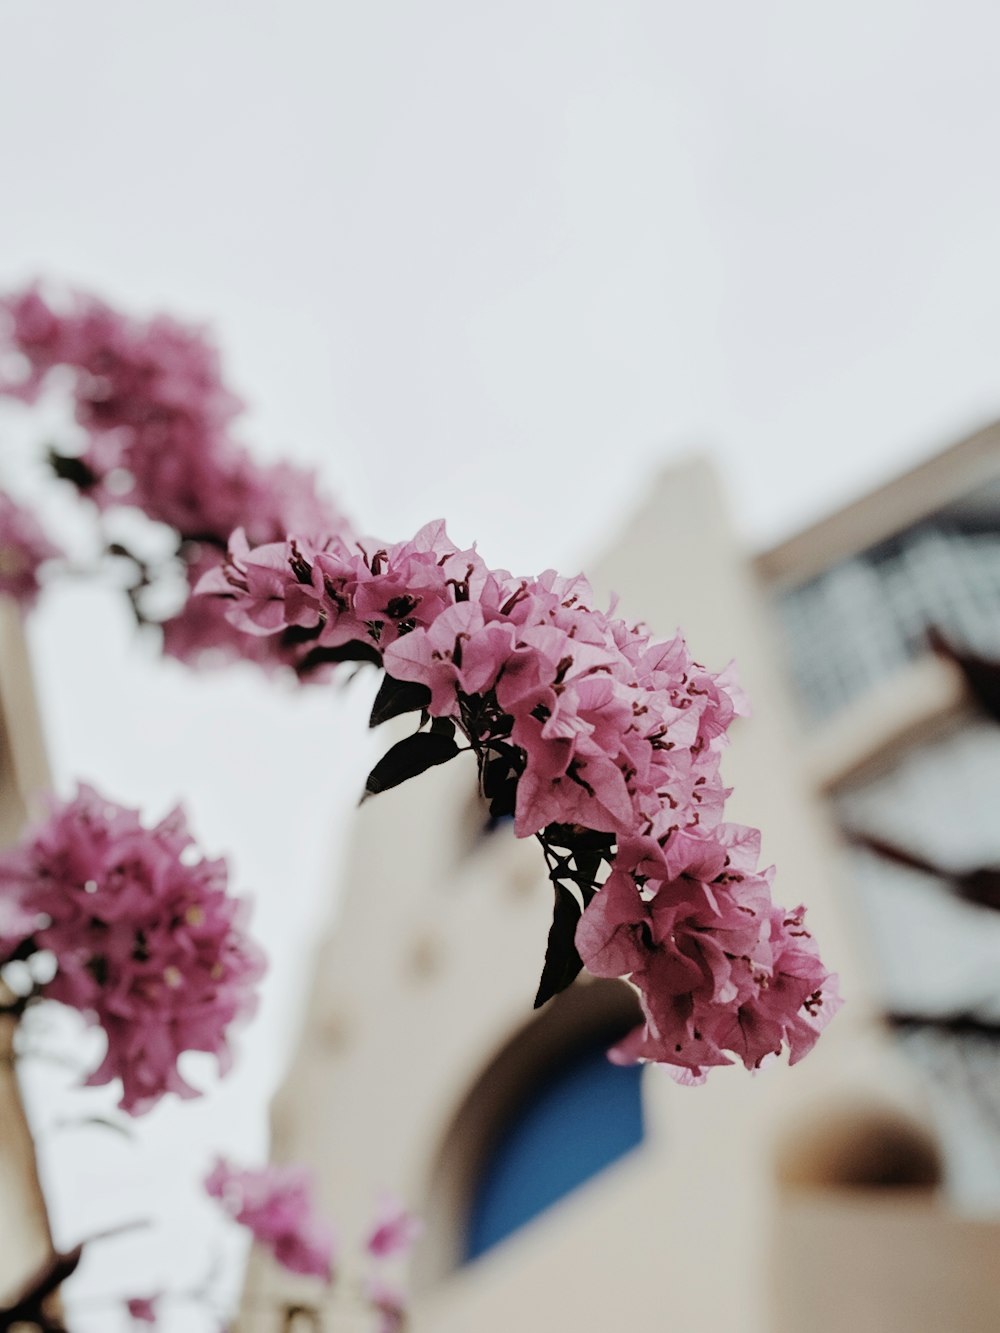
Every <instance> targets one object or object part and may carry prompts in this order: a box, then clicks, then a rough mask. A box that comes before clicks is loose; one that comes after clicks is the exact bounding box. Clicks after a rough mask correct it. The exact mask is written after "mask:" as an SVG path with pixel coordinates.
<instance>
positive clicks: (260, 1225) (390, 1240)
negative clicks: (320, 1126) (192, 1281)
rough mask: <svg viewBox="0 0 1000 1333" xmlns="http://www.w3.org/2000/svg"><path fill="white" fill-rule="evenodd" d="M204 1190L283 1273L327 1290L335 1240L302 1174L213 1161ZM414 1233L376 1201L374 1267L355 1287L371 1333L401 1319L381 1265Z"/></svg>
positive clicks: (409, 1220) (409, 1217)
mask: <svg viewBox="0 0 1000 1333" xmlns="http://www.w3.org/2000/svg"><path fill="white" fill-rule="evenodd" d="M205 1189H206V1190H207V1192H208V1194H209V1195H210V1196H211V1197H212V1198H214V1199H218V1200H219V1202H220V1203H221V1204H222V1207H223V1208H224V1210H225V1211H226V1213H228V1215H229V1216H230V1217H231V1218H232V1219H233V1221H234V1222H238V1223H239V1224H240V1225H241V1226H245V1227H246V1228H247V1229H248V1230H249V1231H250V1233H251V1235H252V1236H253V1238H254V1240H255V1241H256V1242H257V1244H258V1245H261V1246H262V1247H263V1248H264V1249H266V1250H267V1251H268V1252H269V1253H270V1254H272V1255H273V1256H274V1258H275V1259H276V1260H277V1262H278V1263H279V1264H281V1265H282V1267H283V1268H287V1269H288V1270H289V1271H290V1272H292V1273H301V1274H303V1275H305V1276H307V1277H317V1278H321V1279H322V1280H323V1281H324V1282H327V1283H330V1282H333V1281H334V1279H335V1277H336V1275H337V1260H338V1246H337V1240H336V1236H335V1234H334V1230H333V1227H332V1225H331V1224H330V1222H329V1221H328V1220H327V1219H326V1218H324V1217H323V1216H322V1214H321V1213H320V1211H319V1209H318V1207H317V1204H316V1200H315V1197H314V1194H315V1182H314V1180H313V1176H312V1173H311V1172H310V1171H309V1170H308V1168H306V1167H302V1166H297V1165H294V1164H292V1165H287V1166H266V1167H261V1168H258V1169H256V1170H247V1169H245V1168H238V1167H234V1166H232V1165H230V1164H229V1163H228V1162H226V1161H225V1160H224V1159H223V1158H221V1157H220V1158H218V1159H217V1160H216V1162H215V1164H214V1165H213V1167H212V1170H211V1171H210V1172H209V1174H208V1176H207V1178H206V1180H205ZM422 1226H423V1224H422V1222H421V1221H420V1219H419V1218H417V1217H416V1216H415V1215H414V1214H413V1213H411V1212H410V1211H409V1210H408V1209H407V1208H406V1207H405V1206H404V1204H403V1203H402V1202H401V1200H399V1199H398V1198H397V1197H396V1196H395V1195H393V1194H385V1195H383V1197H382V1199H381V1201H380V1204H379V1209H378V1214H377V1216H376V1218H375V1222H374V1225H373V1227H372V1229H371V1232H370V1233H369V1235H368V1237H367V1239H366V1241H365V1251H366V1253H367V1256H368V1260H369V1262H370V1263H374V1264H375V1265H376V1267H375V1269H374V1270H373V1271H372V1272H371V1273H369V1275H368V1278H367V1280H366V1281H365V1283H364V1288H363V1290H364V1298H365V1300H366V1302H367V1303H368V1305H369V1306H370V1308H371V1310H372V1312H373V1313H374V1314H375V1315H376V1316H377V1319H378V1327H379V1333H397V1331H398V1330H399V1329H401V1328H403V1326H404V1323H405V1319H406V1297H405V1294H404V1291H403V1289H402V1287H401V1286H400V1285H399V1284H398V1283H397V1282H394V1281H391V1280H389V1278H387V1276H386V1274H385V1272H384V1271H383V1270H382V1265H383V1264H384V1263H385V1262H386V1261H391V1260H393V1259H402V1258H405V1257H406V1256H407V1255H408V1254H409V1251H410V1249H411V1248H412V1246H413V1243H414V1241H415V1240H416V1239H417V1237H418V1236H419V1234H420V1232H421V1230H422Z"/></svg>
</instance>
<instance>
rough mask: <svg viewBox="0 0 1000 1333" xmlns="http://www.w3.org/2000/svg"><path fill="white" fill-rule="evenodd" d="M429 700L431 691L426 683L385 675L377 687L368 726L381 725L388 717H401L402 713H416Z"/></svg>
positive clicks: (424, 706)
mask: <svg viewBox="0 0 1000 1333" xmlns="http://www.w3.org/2000/svg"><path fill="white" fill-rule="evenodd" d="M430 701H431V692H430V690H429V689H428V688H427V686H426V685H421V684H420V682H419V681H416V680H396V679H395V677H393V676H390V675H386V676H385V677H384V678H383V680H382V684H381V685H380V686H379V687H378V694H376V696H375V703H374V704H373V705H372V715H371V717H370V718H369V719H368V725H369V726H370V727H378V726H381V725H382V723H383V722H388V721H389V719H390V718H393V717H402V715H403V714H404V713H416V712H418V711H419V710H420V709H421V708H426V706H427V705H428V704H429V703H430Z"/></svg>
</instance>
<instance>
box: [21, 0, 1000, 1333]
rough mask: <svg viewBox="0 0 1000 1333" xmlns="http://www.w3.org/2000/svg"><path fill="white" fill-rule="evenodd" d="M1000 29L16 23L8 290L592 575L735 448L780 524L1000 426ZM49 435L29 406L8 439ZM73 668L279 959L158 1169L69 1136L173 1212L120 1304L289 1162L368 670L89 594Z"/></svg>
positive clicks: (191, 1323)
mask: <svg viewBox="0 0 1000 1333" xmlns="http://www.w3.org/2000/svg"><path fill="white" fill-rule="evenodd" d="M998 42H1000V11H998V10H997V8H996V6H995V5H994V4H992V3H989V2H988V0H980V2H979V3H975V2H973V0H950V2H949V3H947V4H945V3H920V2H919V0H840V2H839V3H837V4H802V3H801V0H758V3H755V4H752V5H750V4H746V3H743V2H742V0H718V2H717V3H703V4H700V5H698V4H690V3H685V4H681V3H679V2H677V0H647V2H646V3H640V2H639V0H606V2H605V3H597V2H596V0H563V3H555V2H554V0H505V3H503V4H499V3H496V4H487V3H481V2H480V3H476V0H454V2H453V3H440V2H436V0H425V2H422V3H419V2H418V0H412V2H411V3H409V4H406V3H399V2H395V3H389V2H387V0H384V2H381V0H368V2H362V0H354V3H352V4H350V3H335V2H334V0H281V3H277V0H272V2H271V3H266V2H265V0H240V2H239V3H235V2H234V0H231V2H229V3H226V0H172V2H171V3H165V2H164V0H146V2H145V3H141V4H137V3H135V0H90V2H88V3H81V0H0V126H2V131H0V283H2V285H4V286H7V287H10V286H14V285H17V284H20V283H23V282H24V281H26V280H28V279H30V278H33V277H35V276H43V277H48V278H52V279H55V280H57V281H61V282H64V283H68V284H71V285H76V286H79V287H82V288H85V289H92V290H94V291H97V292H99V293H101V294H103V295H104V296H106V297H107V298H108V299H109V300H111V301H113V302H117V303H119V304H120V305H121V306H123V307H126V308H128V309H130V310H133V311H135V312H137V313H152V312H154V311H157V310H160V309H166V310H169V311H171V312H172V313H174V314H176V315H177V316H178V317H182V318H185V319H190V320H195V321H207V322H209V323H210V325H211V328H212V329H213V331H214V334H215V336H216V337H217V339H218V341H219V343H220V344H221V346H222V348H223V350H224V354H225V360H226V365H227V367H228V372H229V378H230V381H231V383H232V385H233V386H234V387H235V388H236V389H237V390H238V391H240V392H241V393H242V394H244V395H245V397H246V399H247V401H248V405H249V411H248V414H247V417H246V418H245V423H244V435H245V438H246V440H247V441H248V442H249V443H251V444H252V445H253V446H254V447H255V448H256V449H258V451H259V453H260V454H261V456H262V457H263V456H267V457H279V456H288V457H294V458H296V459H299V460H303V461H306V462H309V463H311V464H314V465H316V466H317V467H318V468H319V469H320V471H321V473H322V476H323V478H324V480H325V482H326V483H327V484H328V486H329V487H330V488H331V489H332V490H335V491H336V493H337V494H338V495H339V496H340V497H341V500H342V503H343V505H344V506H345V507H346V509H347V510H348V512H350V513H351V514H352V515H353V516H354V518H355V519H356V521H357V523H358V524H359V526H360V527H362V528H363V529H366V530H370V531H375V532H378V533H379V534H380V535H384V536H387V537H390V538H399V537H402V536H405V535H408V534H410V533H412V532H413V530H414V529H415V528H416V527H417V526H418V525H419V524H420V523H422V522H424V521H425V520H427V519H429V518H434V517H437V516H439V515H443V516H445V517H447V518H448V520H449V523H450V526H451V530H452V534H453V536H454V537H455V538H456V539H457V540H459V541H460V542H462V543H465V542H469V541H472V540H478V541H479V543H480V547H481V549H482V551H483V553H484V555H485V557H486V558H487V560H489V561H491V562H492V563H496V564H502V565H505V566H507V567H509V568H513V569H515V570H518V571H524V572H532V571H537V570H539V569H541V568H544V567H546V566H548V565H555V566H557V567H559V568H561V569H563V571H564V572H567V573H569V572H572V571H573V570H575V569H576V568H578V567H579V566H580V565H581V564H585V563H586V561H587V559H588V557H589V556H590V555H591V554H592V553H593V552H594V551H595V550H597V549H599V548H600V547H601V546H602V545H603V544H604V543H605V542H606V541H607V540H609V538H610V537H611V536H612V534H613V532H614V529H615V527H616V525H618V524H620V523H621V522H623V521H624V519H625V516H626V515H627V513H628V508H629V506H630V504H632V503H633V502H634V501H635V500H636V498H637V497H638V496H639V495H640V494H641V493H642V491H643V488H644V487H645V485H646V484H647V482H648V479H649V477H650V475H651V473H652V472H653V470H654V469H656V468H657V467H658V466H660V465H661V464H662V463H663V462H664V461H665V460H667V459H669V458H670V457H671V456H673V455H674V454H675V453H676V452H677V451H679V450H682V449H688V448H690V447H691V446H692V445H696V446H704V445H708V446H710V447H711V448H712V449H713V450H714V451H715V452H716V454H717V456H718V458H719V459H720V461H721V463H722V466H723V468H724V470H725V473H726V477H727V481H728V485H729V488H730V491H731V494H732V498H733V502H734V506H735V510H736V513H737V515H738V519H739V521H740V523H741V524H742V525H743V527H744V529H745V531H746V533H747V535H748V538H749V539H752V540H754V541H758V542H760V541H765V540H769V539H772V538H776V537H778V536H780V535H782V534H783V533H785V532H786V531H789V530H791V529H792V528H794V527H796V526H799V525H801V524H802V523H804V522H805V521H807V520H808V519H809V518H811V517H813V516H815V515H817V514H819V513H820V512H822V511H823V510H825V509H827V508H829V507H830V506H831V505H834V504H836V503H838V502H840V501H843V500H846V499H847V498H849V497H850V496H852V495H853V494H855V493H857V492H859V491H861V490H864V489H866V488H867V487H869V486H870V485H871V484H872V483H874V482H877V481H879V480H881V479H883V478H885V477H886V476H888V475H890V474H891V473H892V472H894V471H895V470H897V469H898V468H900V467H902V466H905V465H907V464H909V463H911V462H913V461H915V460H916V459H917V458H918V457H920V456H922V455H924V454H925V453H928V452H931V451H933V450H934V449H935V448H937V447H939V446H940V445H942V444H945V443H948V442H950V441H951V440H952V439H954V438H956V437H957V436H959V435H961V434H962V433H964V432H966V431H967V430H969V429H971V428H974V427H976V426H978V425H980V424H982V423H983V422H984V421H985V420H988V419H989V418H990V417H991V416H992V415H994V414H995V413H997V409H998V406H1000V270H998V264H997V260H996V254H997V237H998V235H1000V185H998V171H997V161H998V151H997V150H998V143H997V139H998V132H997V131H998V124H1000V121H998V115H997V111H996V102H997V98H998V87H1000V82H998V73H1000V71H998V64H1000V58H998V54H997V53H998V50H1000V46H998ZM33 429H35V428H34V427H33V426H31V425H30V423H29V419H28V417H27V415H26V414H25V413H24V412H23V411H18V410H15V409H9V410H5V411H4V412H3V415H2V416H0V447H3V441H4V440H8V439H9V440H11V441H14V440H17V439H23V438H24V437H25V436H26V434H27V435H30V434H31V431H32V430H33ZM11 456H12V457H13V446H12V450H11ZM4 465H5V459H4V457H3V456H0V470H2V468H3V466H4ZM15 470H16V469H15ZM22 474H23V476H25V477H27V476H28V474H27V473H25V472H23V469H22ZM22 474H19V475H22ZM0 481H2V476H0ZM23 484H24V485H25V486H26V487H27V488H28V489H29V490H30V489H31V487H32V486H33V485H34V482H33V481H32V479H31V478H30V477H28V480H26V481H24V482H23ZM711 540H712V535H711V533H706V534H705V541H706V542H710V541H711ZM692 558H694V559H696V558H697V553H693V557H692ZM668 628H669V627H668ZM32 646H33V649H34V652H35V656H36V662H37V668H38V674H39V682H40V690H41V695H42V701H43V707H44V714H45V722H46V727H47V732H48V739H49V743H50V747H51V754H52V761H53V766H54V771H55V775H56V778H57V781H58V783H59V785H60V786H61V787H62V789H63V790H68V789H69V787H70V785H71V783H72V781H73V780H74V779H75V778H76V777H77V776H80V777H87V778H90V779H92V780H94V781H96V782H97V783H98V784H99V785H100V786H102V788H104V789H105V790H106V791H107V792H108V794H109V795H112V796H115V797H117V798H118V799H121V800H124V801H126V802H128V803H132V804H136V805H141V806H142V807H143V808H144V809H145V810H147V811H149V812H150V813H151V814H154V813H155V814H160V813H163V812H164V811H165V810H166V809H167V808H168V807H169V805H170V804H172V803H173V802H174V801H176V800H177V799H179V798H183V800H184V802H185V804H186V805H187V807H188V809H189V811H190V812H191V816H192V820H193V823H194V825H195V828H196V830H197V832H198V834H199V836H200V838H201V840H202V842H203V843H204V845H205V846H206V847H207V848H208V849H209V850H210V851H212V852H219V851H226V852H227V853H229V852H231V863H232V866H233V872H234V879H235V883H236V884H237V885H238V886H239V887H241V888H247V889H253V890H254V892H255V893H256V897H257V918H256V919H257V923H258V931H259V934H260V936H261V938H263V939H266V940H267V941H268V944H269V947H270V949H271V953H272V957H273V967H272V973H271V979H270V982H269V984H268V986H267V988H266V990H265V998H264V1004H263V1009H262V1014H261V1017H260V1019H259V1021H258V1022H257V1023H256V1024H255V1025H254V1027H253V1028H252V1029H251V1030H249V1031H248V1032H247V1034H246V1036H245V1037H244V1039H243V1040H242V1042H241V1053H242V1054H241V1061H240V1064H239V1066H238V1069H237V1071H236V1072H235V1073H234V1074H233V1075H232V1076H231V1077H230V1078H229V1079H228V1080H227V1081H226V1082H225V1083H223V1084H221V1085H219V1088H218V1091H217V1092H214V1094H213V1097H212V1098H211V1099H210V1100H206V1101H205V1102H203V1103H200V1104H198V1103H195V1104H186V1105H183V1106H177V1105H168V1106H164V1107H163V1108H162V1109H160V1110H158V1111H157V1112H155V1113H154V1114H153V1115H152V1116H150V1117H148V1119H147V1120H146V1121H145V1122H143V1125H142V1133H141V1144H140V1146H138V1147H132V1146H130V1145H128V1144H126V1143H124V1142H123V1141H122V1140H121V1139H120V1138H119V1137H118V1136H115V1135H112V1134H111V1133H110V1132H109V1131H107V1130H101V1129H99V1128H92V1129H76V1130H74V1129H63V1130H57V1131H51V1132H47V1133H46V1134H45V1141H46V1143H47V1145H48V1146H47V1148H46V1150H45V1159H46V1163H47V1168H48V1172H49V1177H50V1186H51V1192H52V1197H53V1201H54V1210H55V1217H56V1224H57V1230H58V1235H59V1239H60V1240H62V1241H64V1242H70V1241H72V1240H74V1239H76V1238H77V1237H78V1236H79V1235H81V1234H84V1233H86V1232H87V1231H88V1230H92V1229H94V1228H95V1227H97V1226H100V1225H103V1224H105V1223H107V1224H110V1223H112V1222H114V1221H116V1220H119V1219H121V1218H122V1217H124V1216H140V1215H149V1216H154V1217H156V1218H159V1219H161V1220H160V1222H159V1225H158V1227H157V1229H156V1230H155V1231H153V1232H147V1233H145V1234H144V1235H142V1236H137V1237H135V1238H134V1240H132V1241H128V1242H126V1241H120V1242H108V1243H107V1244H106V1245H105V1246H104V1247H103V1248H102V1249H98V1248H97V1247H95V1249H94V1251H93V1254H92V1256H91V1258H90V1260H89V1263H88V1269H87V1273H86V1275H85V1277H84V1279H83V1282H82V1284H81V1285H82V1286H84V1287H85V1288H86V1291H87V1299H89V1300H91V1301H93V1300H98V1299H99V1298H100V1297H101V1296H102V1294H108V1295H111V1294H114V1293H115V1292H118V1293H120V1294H144V1293H146V1292H147V1291H149V1290H153V1289H155V1288H158V1287H160V1286H166V1285H173V1286H174V1287H175V1288H181V1287H183V1286H185V1285H186V1284H188V1283H189V1282H191V1281H193V1280H195V1279H196V1278H197V1277H199V1276H200V1275H201V1272H202V1270H203V1267H204V1265H205V1263H206V1261H207V1253H208V1250H209V1249H210V1248H211V1246H212V1245H213V1244H214V1240H213V1239H212V1238H213V1237H215V1236H216V1235H218V1234H219V1228H218V1227H217V1225H216V1224H215V1223H214V1221H213V1218H212V1213H211V1210H210V1208H209V1207H208V1205H206V1204H203V1203H202V1202H201V1201H200V1200H199V1199H198V1198H197V1183H196V1182H197V1178H198V1176H199V1175H200V1174H201V1173H203V1171H204V1169H205V1166H206V1164H207V1161H208V1158H209V1157H210V1155H211V1153H212V1152H213V1151H214V1150H215V1149H216V1148H218V1147H223V1148H225V1149H226V1150H227V1151H229V1152H231V1153H233V1154H234V1155H237V1156H242V1157H244V1158H246V1159H250V1158H260V1157H262V1155H263V1154H264V1153H265V1151H266V1129H265V1112H266V1102H267V1098H268V1095H269V1093H270V1090H271V1089H272V1088H273V1086H274V1084H275V1081H276V1080H277V1078H278V1077H279V1076H280V1072H281V1068H282V1063H283V1061H284V1060H285V1059H286V1058H287V1055H288V1053H289V1047H290V1043H291V1042H292V1040H293V1039H294V1032H295V1015H296V1006H297V1005H298V1004H299V1003H300V1002H301V999H302V994H303V986H304V984H305V979H306V977H307V976H308V970H309V959H308V953H309V949H310V947H311V946H312V944H313V943H314V941H315V936H316V929H317V922H318V921H319V919H320V918H321V916H322V915H323V914H325V913H327V911H328V910H329V907H330V904H331V903H332V901H333V889H332V881H333V878H334V874H333V870H332V867H333V866H334V865H335V863H336V858H337V855H338V851H339V847H340V845H341V841H342V836H343V832H344V829H345V827H346V819H347V816H348V814H349V808H350V804H351V801H352V800H353V796H354V793H356V791H357V790H358V788H359V786H360V784H361V783H362V781H363V775H364V772H365V763H366V758H367V757H368V755H367V754H366V752H365V749H364V746H363V744H362V742H361V740H360V736H361V732H362V731H363V716H362V714H363V711H364V699H363V697H362V696H363V695H364V694H365V690H366V687H365V686H362V685H360V683H359V684H356V685H355V686H353V687H351V689H350V690H349V691H348V692H347V694H346V696H344V697H338V696H336V695H334V694H331V693H328V692H326V691H320V692H317V693H314V694H308V695H301V696H293V695H292V694H291V693H290V692H288V691H283V690H280V689H275V688H274V687H273V686H268V685H265V684H262V683H261V682H260V681H258V680H257V679H256V677H255V676H254V674H253V673H252V672H251V671H250V670H248V669H237V670H235V671H231V672H228V673H226V674H225V675H220V676H217V677H214V678H204V677H202V678H195V677H193V676H192V675H191V674H190V673H188V672H186V671H185V670H183V669H182V668H180V667H178V666H176V665H174V664H169V663H168V664H164V663H160V662H158V661H156V660H155V657H154V655H153V654H152V653H151V652H150V651H149V650H148V646H144V645H143V644H141V643H138V642H135V641H134V636H133V633H132V630H131V628H130V626H129V624H128V621H127V618H126V616H125V615H124V613H123V611H122V609H121V607H120V606H119V604H118V601H117V600H116V599H115V598H113V597H112V596H111V595H110V594H109V593H104V592H101V591H93V590H87V589H85V588H83V587H72V588H66V589H63V590H60V591H53V592H52V593H51V594H50V595H49V596H48V599H47V600H46V603H45V605H44V606H43V608H42V609H41V610H40V611H39V613H38V614H37V617H36V619H35V621H34V624H33V626H32ZM73 1040H74V1041H76V1040H77V1038H76V1036H75V1034H74V1038H73ZM41 1068H42V1067H41V1066H40V1067H39V1072H36V1075H35V1078H34V1080H33V1085H34V1088H35V1096H34V1104H35V1107H36V1114H37V1115H38V1117H39V1119H40V1122H43V1123H44V1124H50V1123H51V1121H52V1120H53V1119H57V1118H59V1117H61V1116H62V1115H64V1114H66V1111H65V1107H63V1106H61V1105H57V1104H56V1102H55V1101H54V1100H53V1098H54V1092H53V1088H54V1087H55V1084H56V1083H57V1082H58V1080H57V1079H55V1078H54V1076H53V1075H51V1074H48V1073H42V1072H40V1071H41ZM196 1076H197V1077H200V1078H202V1079H203V1081H204V1082H205V1083H206V1084H207V1085H208V1086H213V1087H214V1084H213V1080H212V1077H211V1073H210V1070H209V1069H208V1068H207V1067H204V1068H203V1067H201V1066H198V1067H197V1071H196ZM387 1081H389V1082H391V1071H387ZM97 1103H101V1104H102V1105H103V1104H104V1102H102V1100H101V1095H100V1094H93V1093H88V1094H83V1095H81V1096H78V1097H77V1098H76V1100H75V1101H74V1103H73V1105H74V1107H75V1108H76V1109H75V1111H74V1112H73V1113H74V1114H76V1113H82V1112H84V1111H85V1110H87V1109H93V1107H94V1105H96V1104H97ZM390 1183H391V1182H390ZM231 1248H232V1247H231ZM126 1274H127V1277H126ZM116 1321H117V1317H116V1316H115V1315H113V1313H112V1312H111V1310H110V1309H109V1308H101V1307H100V1306H99V1305H91V1306H90V1307H88V1308H87V1309H86V1310H84V1308H83V1307H82V1306H81V1308H80V1311H79V1314H78V1318H77V1323H76V1325H75V1327H77V1328H79V1329H81V1330H101V1331H102V1333H106V1331H107V1330H109V1329H113V1328H115V1327H116ZM198 1326H199V1325H198V1320H197V1319H196V1317H195V1315H194V1314H192V1313H191V1311H190V1310H181V1309H179V1308H178V1310H177V1311H176V1313H175V1314H174V1316H173V1317H172V1318H171V1319H170V1321H169V1327H171V1328H177V1329H194V1328H196V1327H198ZM206 1326H207V1325H206Z"/></svg>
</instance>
